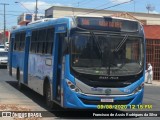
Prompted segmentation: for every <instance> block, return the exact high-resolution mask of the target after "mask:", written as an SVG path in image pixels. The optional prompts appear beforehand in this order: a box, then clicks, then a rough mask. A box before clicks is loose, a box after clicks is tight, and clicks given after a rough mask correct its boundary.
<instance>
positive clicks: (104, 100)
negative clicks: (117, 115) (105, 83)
mask: <svg viewBox="0 0 160 120" xmlns="http://www.w3.org/2000/svg"><path fill="white" fill-rule="evenodd" d="M101 102H114V100H113V99H111V98H110V99H101Z"/></svg>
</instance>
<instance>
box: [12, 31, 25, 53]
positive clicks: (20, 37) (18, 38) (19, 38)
mask: <svg viewBox="0 0 160 120" xmlns="http://www.w3.org/2000/svg"><path fill="white" fill-rule="evenodd" d="M25 35H26V33H25V32H21V33H18V34H16V35H15V42H14V50H17V51H22V50H24V45H25Z"/></svg>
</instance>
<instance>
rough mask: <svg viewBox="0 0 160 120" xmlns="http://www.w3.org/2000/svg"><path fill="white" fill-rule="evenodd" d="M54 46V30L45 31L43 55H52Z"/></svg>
mask: <svg viewBox="0 0 160 120" xmlns="http://www.w3.org/2000/svg"><path fill="white" fill-rule="evenodd" d="M53 45H54V28H48V29H47V38H46V46H45V53H46V54H52V50H53Z"/></svg>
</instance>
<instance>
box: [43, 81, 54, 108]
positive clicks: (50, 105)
mask: <svg viewBox="0 0 160 120" xmlns="http://www.w3.org/2000/svg"><path fill="white" fill-rule="evenodd" d="M45 101H46V104H47V107H48V108H50V109H52V108H53V102H52V101H51V87H50V85H49V84H48V83H47V84H46V85H45Z"/></svg>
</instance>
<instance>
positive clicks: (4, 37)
mask: <svg viewBox="0 0 160 120" xmlns="http://www.w3.org/2000/svg"><path fill="white" fill-rule="evenodd" d="M0 5H4V29H3V44H4V43H5V42H6V5H9V4H6V3H0Z"/></svg>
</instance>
